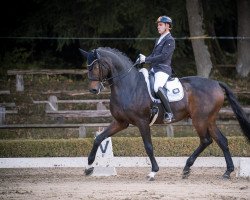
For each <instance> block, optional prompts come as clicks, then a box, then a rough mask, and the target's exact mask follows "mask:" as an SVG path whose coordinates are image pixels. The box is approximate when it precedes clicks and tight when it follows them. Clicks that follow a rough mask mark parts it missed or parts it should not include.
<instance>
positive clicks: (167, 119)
mask: <svg viewBox="0 0 250 200" xmlns="http://www.w3.org/2000/svg"><path fill="white" fill-rule="evenodd" d="M157 95H158V97H159V98H160V99H161V102H162V104H163V107H164V108H165V111H166V113H165V117H164V121H165V122H166V123H170V122H172V120H173V117H174V115H173V112H172V110H171V107H170V105H169V101H168V97H167V95H165V93H164V91H163V88H162V87H160V88H159V89H158V92H157Z"/></svg>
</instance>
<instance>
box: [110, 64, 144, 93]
mask: <svg viewBox="0 0 250 200" xmlns="http://www.w3.org/2000/svg"><path fill="white" fill-rule="evenodd" d="M131 67H132V66H130V67H125V66H118V67H114V68H113V69H111V76H113V77H115V78H113V80H112V85H111V91H113V92H118V93H120V92H122V91H125V90H132V89H133V88H135V87H136V83H137V81H138V75H139V72H138V70H137V69H136V68H134V67H132V68H131Z"/></svg>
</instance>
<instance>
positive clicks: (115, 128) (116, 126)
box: [85, 120, 129, 175]
mask: <svg viewBox="0 0 250 200" xmlns="http://www.w3.org/2000/svg"><path fill="white" fill-rule="evenodd" d="M128 125H129V124H128V123H121V122H118V121H116V120H114V121H112V122H111V124H110V125H109V126H108V127H107V128H106V129H105V130H104V131H103V132H102V133H101V134H100V135H98V136H97V137H96V138H95V140H94V143H93V147H92V149H91V151H90V154H89V156H88V166H86V168H85V175H91V174H92V173H93V171H94V167H93V166H92V164H93V163H94V161H95V157H96V152H97V150H98V147H99V145H100V144H101V143H102V141H103V140H105V139H106V138H108V137H110V136H112V135H114V134H115V133H117V132H119V131H121V130H123V129H125V128H127V127H128Z"/></svg>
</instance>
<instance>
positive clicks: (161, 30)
mask: <svg viewBox="0 0 250 200" xmlns="http://www.w3.org/2000/svg"><path fill="white" fill-rule="evenodd" d="M157 29H158V33H160V34H161V35H162V34H164V33H165V32H166V31H167V30H169V25H168V24H165V23H163V22H159V23H158V25H157Z"/></svg>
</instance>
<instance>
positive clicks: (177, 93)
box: [140, 68, 184, 103]
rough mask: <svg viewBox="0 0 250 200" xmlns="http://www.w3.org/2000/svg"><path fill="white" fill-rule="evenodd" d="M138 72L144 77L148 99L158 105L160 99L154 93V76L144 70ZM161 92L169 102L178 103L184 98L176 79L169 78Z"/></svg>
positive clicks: (178, 81)
mask: <svg viewBox="0 0 250 200" xmlns="http://www.w3.org/2000/svg"><path fill="white" fill-rule="evenodd" d="M140 72H141V73H142V74H143V75H144V78H145V81H146V84H147V88H148V93H149V96H150V98H151V99H152V101H153V102H155V103H160V102H161V101H160V99H159V98H158V97H157V95H156V94H155V92H154V82H155V78H154V74H153V73H149V72H148V70H147V69H146V68H142V69H140ZM163 90H164V93H165V94H166V95H167V97H168V100H169V102H175V101H180V100H181V99H183V97H184V90H183V86H182V84H181V82H180V80H179V79H178V78H177V77H170V78H169V79H168V81H167V82H166V84H165V86H164V87H163Z"/></svg>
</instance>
